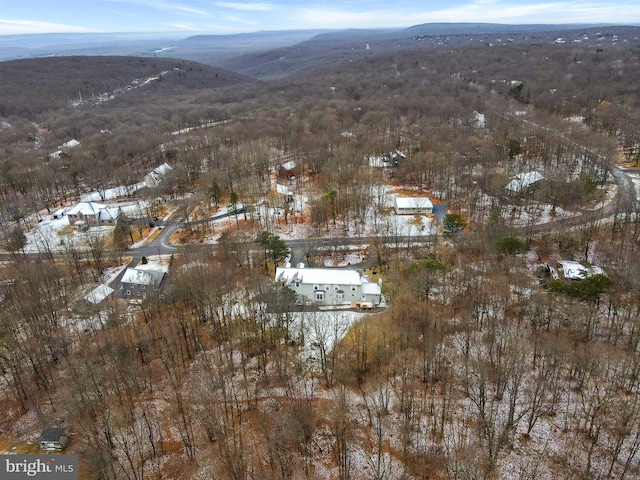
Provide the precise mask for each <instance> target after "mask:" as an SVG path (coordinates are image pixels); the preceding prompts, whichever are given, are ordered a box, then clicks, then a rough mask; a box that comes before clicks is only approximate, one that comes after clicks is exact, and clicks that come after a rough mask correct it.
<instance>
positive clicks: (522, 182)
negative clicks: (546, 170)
mask: <svg viewBox="0 0 640 480" xmlns="http://www.w3.org/2000/svg"><path fill="white" fill-rule="evenodd" d="M540 180H544V175H542V174H541V173H540V172H538V171H536V170H534V171H533V172H524V173H519V174H518V175H516V176H515V177H513V178H512V179H511V181H510V182H509V183H507V185H506V187H504V188H506V189H507V190H510V191H512V192H516V193H518V192H521V191H522V190H524V189H525V188H528V187H530V186H531V185H534V184H536V183H538V182H539V181H540Z"/></svg>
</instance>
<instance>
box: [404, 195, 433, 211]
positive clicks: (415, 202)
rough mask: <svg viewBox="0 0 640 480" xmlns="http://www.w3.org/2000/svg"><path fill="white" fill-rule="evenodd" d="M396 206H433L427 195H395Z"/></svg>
mask: <svg viewBox="0 0 640 480" xmlns="http://www.w3.org/2000/svg"><path fill="white" fill-rule="evenodd" d="M395 203H396V208H422V209H427V208H433V202H431V200H430V199H429V197H395Z"/></svg>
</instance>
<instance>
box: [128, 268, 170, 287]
mask: <svg viewBox="0 0 640 480" xmlns="http://www.w3.org/2000/svg"><path fill="white" fill-rule="evenodd" d="M164 276H165V273H164V272H161V271H159V270H142V269H139V268H137V267H136V268H131V267H129V268H127V269H126V270H125V272H124V275H123V276H122V280H121V281H122V283H133V284H135V285H152V286H155V287H157V286H159V285H160V284H161V283H162V279H163V278H164Z"/></svg>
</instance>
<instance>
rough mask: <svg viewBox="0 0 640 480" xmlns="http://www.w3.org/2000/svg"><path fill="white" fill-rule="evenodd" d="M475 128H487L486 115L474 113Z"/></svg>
mask: <svg viewBox="0 0 640 480" xmlns="http://www.w3.org/2000/svg"><path fill="white" fill-rule="evenodd" d="M473 120H474V123H473V126H474V127H475V128H485V127H486V126H487V120H486V117H485V116H484V113H480V112H473Z"/></svg>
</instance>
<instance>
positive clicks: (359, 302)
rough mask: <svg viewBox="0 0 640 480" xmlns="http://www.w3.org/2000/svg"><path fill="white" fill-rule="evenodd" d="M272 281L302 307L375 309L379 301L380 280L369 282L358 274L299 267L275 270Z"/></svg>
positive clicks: (345, 270) (333, 269) (344, 270)
mask: <svg viewBox="0 0 640 480" xmlns="http://www.w3.org/2000/svg"><path fill="white" fill-rule="evenodd" d="M275 280H276V282H280V283H282V284H283V285H286V286H287V287H289V288H290V289H291V290H293V291H294V292H296V294H297V295H298V299H299V301H300V302H302V303H308V302H311V303H314V304H316V305H354V306H376V305H379V304H380V302H381V301H382V280H380V281H378V282H370V281H369V278H368V277H367V276H366V275H363V274H362V273H361V272H359V271H358V270H352V269H343V268H305V267H304V266H303V265H302V264H300V265H299V266H298V268H291V267H288V266H285V267H279V268H277V269H276V276H275Z"/></svg>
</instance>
